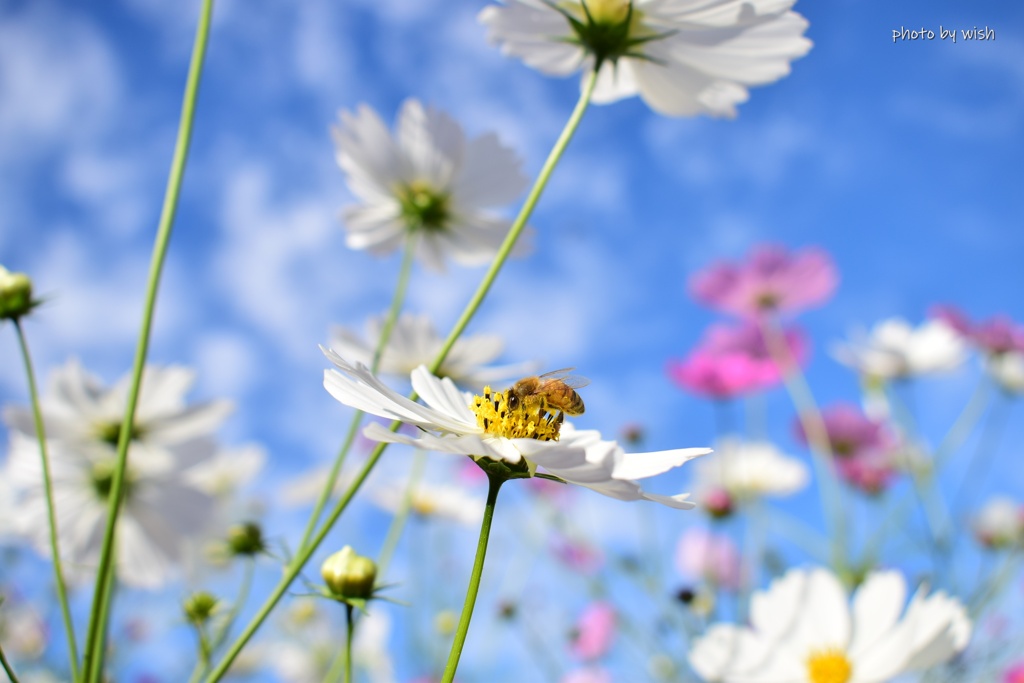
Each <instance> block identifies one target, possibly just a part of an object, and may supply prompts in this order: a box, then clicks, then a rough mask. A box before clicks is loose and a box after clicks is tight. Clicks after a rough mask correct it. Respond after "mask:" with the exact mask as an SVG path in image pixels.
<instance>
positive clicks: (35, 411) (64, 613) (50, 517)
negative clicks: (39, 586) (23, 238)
mask: <svg viewBox="0 0 1024 683" xmlns="http://www.w3.org/2000/svg"><path fill="white" fill-rule="evenodd" d="M14 329H15V331H16V332H17V336H18V344H19V345H20V346H21V357H22V360H23V361H24V362H25V376H26V377H27V378H28V393H29V399H30V400H31V402H32V419H33V421H34V422H35V428H36V440H37V441H39V457H40V459H41V460H42V465H43V491H44V493H45V494H46V520H47V523H48V524H49V527H50V555H51V556H52V557H53V578H54V581H55V582H56V585H57V599H58V601H59V602H60V613H61V618H62V619H63V621H64V632H65V634H66V635H67V639H68V658H69V659H70V660H71V679H72V680H77V679H78V642H77V641H76V639H75V627H74V624H73V623H72V621H71V609H70V607H69V606H68V592H67V584H66V583H65V582H64V568H63V566H62V565H61V559H60V546H59V543H58V540H57V539H58V534H57V508H56V506H55V505H54V503H53V480H52V478H51V476H50V456H49V454H48V452H47V448H46V428H45V427H44V426H43V412H42V410H41V409H40V408H39V390H38V388H37V386H36V375H35V371H33V369H32V357H31V356H30V355H29V351H28V341H27V340H26V339H25V330H24V328H22V326H21V320H20V319H18V318H15V319H14Z"/></svg>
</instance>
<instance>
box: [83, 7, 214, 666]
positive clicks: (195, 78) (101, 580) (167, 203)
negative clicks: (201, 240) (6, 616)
mask: <svg viewBox="0 0 1024 683" xmlns="http://www.w3.org/2000/svg"><path fill="white" fill-rule="evenodd" d="M212 13H213V0H203V7H202V10H201V12H200V16H199V25H198V27H197V29H196V38H195V44H194V46H193V48H192V61H191V64H190V65H189V72H188V81H187V83H186V85H185V96H184V100H183V102H182V107H181V118H180V122H179V125H178V140H177V143H176V144H175V149H174V159H173V160H172V162H171V170H170V176H169V177H168V179H167V190H166V193H165V194H164V204H163V209H162V210H161V214H160V224H159V227H158V229H157V235H156V240H155V243H154V245H153V255H152V259H151V261H150V269H149V281H148V283H147V286H146V302H145V308H144V310H143V314H142V327H141V329H140V331H139V340H138V345H137V346H136V350H135V365H134V367H133V369H132V383H131V388H130V389H129V391H128V405H127V406H126V407H125V413H124V421H123V422H122V423H121V433H120V435H119V437H118V441H117V466H116V468H115V470H114V473H113V479H112V481H111V491H110V499H109V500H110V506H109V510H108V513H107V524H106V529H105V530H104V534H103V546H102V548H101V550H100V560H99V569H98V571H97V575H96V585H95V592H94V593H93V603H92V609H91V610H90V616H89V628H88V631H87V635H86V645H85V661H84V663H83V667H82V668H83V671H84V675H85V679H86V680H87V681H93V682H95V683H98V682H99V679H100V665H99V662H100V660H101V659H102V656H101V653H102V651H103V647H104V640H105V630H106V628H105V626H106V625H105V623H104V621H103V619H104V615H105V614H106V613H107V610H106V607H105V606H106V605H107V604H109V601H110V593H109V592H108V591H107V590H106V589H107V586H108V584H109V576H110V574H111V567H112V565H113V563H114V536H115V530H116V525H117V517H118V513H119V512H120V509H121V503H122V497H123V495H124V475H125V469H126V467H127V463H128V444H129V442H130V441H131V434H132V425H133V423H134V420H135V407H136V403H137V401H138V396H139V386H140V384H141V382H142V370H143V368H144V367H145V365H146V355H147V353H148V350H149V337H150V331H151V328H152V323H153V311H154V308H155V305H156V294H157V290H158V288H159V285H160V274H161V272H162V270H163V264H164V259H165V257H166V254H167V247H168V244H169V243H170V239H171V229H172V227H173V226H174V217H175V214H176V213H177V208H178V197H179V195H180V193H181V181H182V177H183V176H184V174H185V162H186V160H187V159H188V149H189V143H190V142H191V138H192V121H193V118H194V114H195V108H196V96H197V93H198V91H199V81H200V77H201V75H202V71H203V58H204V56H205V54H206V43H207V40H208V37H209V33H210V18H211V15H212Z"/></svg>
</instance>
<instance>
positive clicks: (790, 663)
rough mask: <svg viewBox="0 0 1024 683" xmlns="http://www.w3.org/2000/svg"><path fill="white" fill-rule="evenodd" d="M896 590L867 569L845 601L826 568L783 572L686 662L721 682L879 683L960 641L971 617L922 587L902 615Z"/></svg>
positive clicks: (929, 661)
mask: <svg viewBox="0 0 1024 683" xmlns="http://www.w3.org/2000/svg"><path fill="white" fill-rule="evenodd" d="M906 592H907V589H906V584H905V582H904V580H903V577H902V576H901V575H900V574H899V573H898V572H892V571H882V572H874V573H872V574H870V575H869V576H868V577H867V579H866V580H865V581H864V583H863V584H862V585H861V587H860V588H859V589H858V590H857V592H856V594H855V595H854V598H853V605H852V607H850V606H848V603H847V595H846V591H845V590H844V589H843V587H842V585H841V584H840V583H839V580H838V579H837V578H836V577H835V576H834V575H833V574H832V573H831V572H829V571H827V570H825V569H815V570H811V571H805V570H800V569H794V570H790V571H789V572H788V573H787V574H786V575H785V576H783V577H782V578H780V579H776V580H775V581H773V582H772V584H771V585H770V586H769V587H768V589H767V590H765V591H761V592H758V593H755V594H754V596H753V597H752V599H751V604H750V626H737V625H734V624H716V625H714V626H712V627H711V628H710V629H709V630H708V632H707V633H706V634H705V635H704V636H703V637H701V638H700V639H698V640H697V641H696V642H695V643H694V644H693V647H692V649H691V650H690V664H691V665H692V666H693V668H694V670H695V671H696V672H697V673H698V674H699V675H700V676H701V677H703V678H704V680H706V681H721V682H722V683H885V682H887V681H891V680H892V679H893V678H895V677H896V676H899V675H900V674H903V673H905V672H911V671H920V670H924V669H927V668H929V667H931V666H934V665H936V664H939V663H942V662H945V661H947V660H949V659H950V658H952V657H953V656H954V655H955V654H957V653H958V652H961V651H962V650H963V649H964V648H965V647H967V642H968V641H969V640H970V636H971V622H970V620H969V619H968V617H967V613H966V610H965V609H964V607H963V605H961V604H960V602H959V601H957V600H956V599H955V598H950V597H947V596H946V595H945V594H944V593H942V592H937V593H934V594H932V595H931V596H928V597H925V593H926V592H927V589H925V588H924V587H922V588H920V589H918V591H917V592H916V593H915V594H914V596H913V597H912V598H911V600H910V604H909V605H908V606H907V608H906V611H904V610H903V604H904V601H905V599H906ZM901 613H902V617H901Z"/></svg>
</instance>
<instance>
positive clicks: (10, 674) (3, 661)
mask: <svg viewBox="0 0 1024 683" xmlns="http://www.w3.org/2000/svg"><path fill="white" fill-rule="evenodd" d="M0 666H3V668H4V671H5V672H6V673H7V678H9V679H11V683H18V676H17V675H16V674H15V673H14V669H13V668H12V667H11V663H10V662H8V661H7V655H5V654H4V648H3V647H2V646H0Z"/></svg>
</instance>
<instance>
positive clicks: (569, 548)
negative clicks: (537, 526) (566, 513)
mask: <svg viewBox="0 0 1024 683" xmlns="http://www.w3.org/2000/svg"><path fill="white" fill-rule="evenodd" d="M549 547H550V548H551V552H552V554H554V556H555V557H556V558H558V560H559V561H560V562H561V563H562V564H564V565H565V566H566V567H568V568H569V569H572V570H573V571H575V572H579V573H580V574H594V573H596V572H597V570H598V569H600V568H601V565H602V564H604V556H603V555H602V554H601V551H600V550H599V549H598V548H595V547H594V546H592V545H588V544H586V543H581V542H580V541H574V540H572V539H571V538H567V537H565V536H562V535H561V534H559V535H556V536H555V537H554V538H552V539H551V542H550V544H549Z"/></svg>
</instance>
